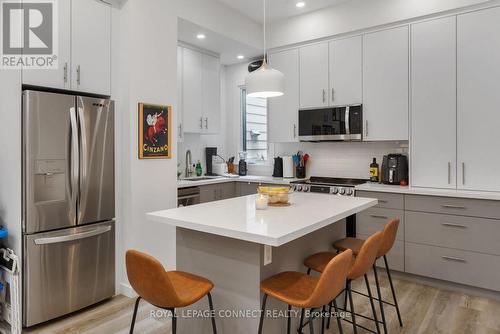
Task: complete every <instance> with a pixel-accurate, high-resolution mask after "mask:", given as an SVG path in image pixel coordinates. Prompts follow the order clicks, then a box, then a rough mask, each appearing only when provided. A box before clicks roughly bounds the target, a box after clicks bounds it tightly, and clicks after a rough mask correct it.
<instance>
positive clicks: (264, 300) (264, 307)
mask: <svg viewBox="0 0 500 334" xmlns="http://www.w3.org/2000/svg"><path fill="white" fill-rule="evenodd" d="M266 302H267V294H264V297H263V298H262V309H261V312H262V313H261V314H260V322H259V334H262V326H263V325H264V314H265V312H266Z"/></svg>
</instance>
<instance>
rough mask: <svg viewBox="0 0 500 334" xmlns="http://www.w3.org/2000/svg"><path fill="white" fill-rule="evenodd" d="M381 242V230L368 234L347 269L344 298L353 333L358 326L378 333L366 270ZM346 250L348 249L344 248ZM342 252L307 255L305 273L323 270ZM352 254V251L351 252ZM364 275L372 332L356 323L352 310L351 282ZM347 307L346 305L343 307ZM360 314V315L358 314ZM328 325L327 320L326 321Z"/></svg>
mask: <svg viewBox="0 0 500 334" xmlns="http://www.w3.org/2000/svg"><path fill="white" fill-rule="evenodd" d="M381 244H382V232H377V233H375V234H373V235H372V236H370V237H369V238H368V239H367V240H366V241H365V242H364V243H363V245H362V246H361V249H360V250H359V252H358V255H357V256H356V257H355V260H354V263H353V265H352V267H351V268H350V270H349V273H348V274H347V282H346V288H345V291H346V299H347V296H349V306H350V313H351V316H352V321H348V320H345V321H348V322H352V326H353V331H354V333H355V334H357V333H358V327H361V328H363V329H365V330H367V331H369V332H372V333H380V328H379V321H378V319H377V312H376V311H375V304H374V303H373V296H372V293H371V289H370V284H369V282H368V275H367V273H368V271H369V270H370V268H372V267H373V265H374V263H375V259H376V257H377V252H378V250H379V249H380V245H381ZM346 251H348V250H346ZM342 254H344V252H342V253H340V254H338V253H334V252H321V253H316V254H314V255H311V256H309V257H308V258H307V259H306V260H305V261H304V265H305V266H306V267H307V268H308V270H307V273H308V274H309V273H310V272H311V270H314V271H317V272H320V273H322V272H323V271H324V270H325V267H326V264H327V263H329V262H330V261H331V259H332V258H333V259H334V258H336V257H338V256H340V255H342ZM353 254H354V253H353ZM362 276H364V278H365V284H366V290H367V291H368V298H369V299H370V306H371V309H372V313H373V319H371V320H373V321H374V322H375V326H376V329H377V331H376V332H374V331H373V330H371V329H369V328H366V327H363V326H361V325H357V324H356V315H358V314H356V313H355V311H354V302H353V300H352V289H351V282H352V281H353V280H355V279H357V278H359V277H362ZM344 308H345V309H347V307H346V306H345V307H344ZM360 316H361V315H360ZM363 317H364V316H363ZM364 318H367V319H370V318H368V317H364ZM328 326H329V322H328Z"/></svg>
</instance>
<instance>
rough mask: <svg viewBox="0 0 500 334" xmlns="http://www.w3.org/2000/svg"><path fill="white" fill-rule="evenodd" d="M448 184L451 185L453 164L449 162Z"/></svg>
mask: <svg viewBox="0 0 500 334" xmlns="http://www.w3.org/2000/svg"><path fill="white" fill-rule="evenodd" d="M448 184H451V162H448Z"/></svg>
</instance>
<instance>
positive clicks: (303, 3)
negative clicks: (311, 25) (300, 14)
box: [295, 1, 306, 8]
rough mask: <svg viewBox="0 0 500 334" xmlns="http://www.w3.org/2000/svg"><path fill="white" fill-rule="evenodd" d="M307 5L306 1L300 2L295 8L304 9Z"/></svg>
mask: <svg viewBox="0 0 500 334" xmlns="http://www.w3.org/2000/svg"><path fill="white" fill-rule="evenodd" d="M305 5H306V3H305V2H304V1H299V2H297V3H296V4H295V6H296V7H297V8H302V7H304V6H305Z"/></svg>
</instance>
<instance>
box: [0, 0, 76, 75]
mask: <svg viewBox="0 0 500 334" xmlns="http://www.w3.org/2000/svg"><path fill="white" fill-rule="evenodd" d="M56 1H57V0H28V1H26V2H23V3H21V2H20V1H19V0H17V1H16V0H0V20H1V21H0V23H1V24H0V29H1V32H0V38H1V42H0V44H1V53H0V57H1V61H0V68H2V69H18V68H24V69H57V67H58V61H57V51H58V49H57V46H58V45H57V41H58V38H57V37H58V31H57V28H58V27H57V22H58V20H57V5H56ZM59 1H67V0H59Z"/></svg>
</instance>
